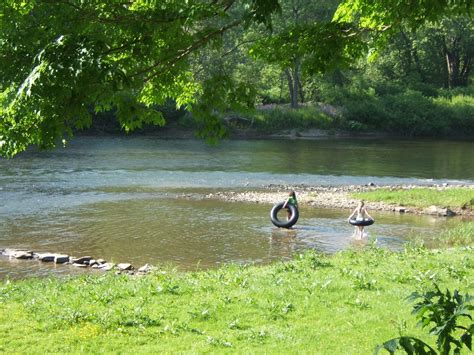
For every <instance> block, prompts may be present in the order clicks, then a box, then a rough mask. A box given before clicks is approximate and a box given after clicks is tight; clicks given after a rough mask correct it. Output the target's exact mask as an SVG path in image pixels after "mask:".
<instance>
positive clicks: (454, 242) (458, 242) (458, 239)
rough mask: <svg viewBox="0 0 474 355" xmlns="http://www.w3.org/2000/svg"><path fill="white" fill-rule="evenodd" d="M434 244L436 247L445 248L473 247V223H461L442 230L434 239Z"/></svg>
mask: <svg viewBox="0 0 474 355" xmlns="http://www.w3.org/2000/svg"><path fill="white" fill-rule="evenodd" d="M434 242H435V244H436V245H440V246H447V247H452V246H462V245H474V221H471V222H465V223H461V224H458V225H456V226H455V227H453V228H448V229H446V230H444V231H443V232H442V233H441V234H439V235H437V236H436V237H434Z"/></svg>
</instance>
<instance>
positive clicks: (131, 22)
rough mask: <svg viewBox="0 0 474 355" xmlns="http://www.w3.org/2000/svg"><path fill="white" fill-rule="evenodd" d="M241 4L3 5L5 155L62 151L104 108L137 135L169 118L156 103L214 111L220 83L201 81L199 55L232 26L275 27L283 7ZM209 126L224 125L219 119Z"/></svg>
mask: <svg viewBox="0 0 474 355" xmlns="http://www.w3.org/2000/svg"><path fill="white" fill-rule="evenodd" d="M235 4H236V1H235V0H212V1H211V0H209V1H204V0H188V1H186V6H183V1H181V0H169V1H166V2H163V1H146V0H136V1H130V2H123V1H121V0H112V1H99V0H91V1H78V0H64V1H46V0H45V1H23V2H17V1H15V0H5V1H2V4H1V10H0V16H1V17H0V18H1V26H0V27H1V32H0V44H1V46H0V47H1V48H0V63H1V65H0V77H1V78H2V79H1V80H2V81H1V84H0V89H1V94H0V101H1V106H0V107H1V111H0V113H1V118H2V120H1V122H0V141H1V153H2V155H5V156H13V155H15V154H16V153H18V152H20V151H22V150H24V149H26V147H27V146H28V145H30V144H36V145H38V146H40V147H53V146H55V144H56V143H57V140H58V139H59V138H63V139H64V138H66V137H68V136H70V135H71V134H72V131H73V130H75V129H81V128H83V127H86V126H88V125H90V123H91V120H92V117H93V114H94V113H98V112H103V111H108V110H114V111H115V115H116V117H117V119H118V121H119V122H120V124H121V126H122V127H123V129H125V130H126V131H129V130H133V129H135V128H137V127H141V126H142V125H143V124H145V123H151V124H158V125H162V124H164V120H163V117H162V115H161V113H160V112H159V111H157V110H156V106H157V105H160V104H163V103H164V102H165V100H167V99H168V98H171V99H173V100H175V101H176V102H177V105H178V106H185V107H188V108H191V106H194V107H195V108H196V112H199V111H200V109H201V110H204V109H206V105H205V104H203V102H204V101H205V100H209V97H210V95H209V94H208V93H207V92H206V90H214V87H215V85H211V84H210V83H209V82H208V81H206V82H199V81H198V80H197V79H196V76H195V73H193V71H192V70H191V61H192V60H193V58H195V57H196V56H198V55H199V53H200V50H201V49H202V48H205V47H206V46H208V45H209V44H212V43H215V42H216V41H219V40H220V38H221V36H222V34H223V33H225V32H226V31H228V30H230V29H232V28H235V27H238V26H249V25H250V24H251V23H262V24H264V25H267V26H269V25H270V21H269V15H270V14H271V13H272V12H274V11H278V9H279V5H278V2H276V1H268V0H244V1H241V2H240V5H241V8H242V9H243V11H234V10H235ZM217 79H219V78H217ZM217 79H216V78H215V80H217ZM221 82H222V81H221ZM231 91H233V90H231ZM233 93H234V94H235V91H233V92H231V93H229V95H224V96H228V97H227V99H228V100H227V101H231V100H234V101H235V100H239V97H235V95H232V94H233ZM211 94H215V91H214V92H211ZM200 98H201V99H202V100H199V99H200ZM198 101H199V102H200V104H199V105H198V104H197V102H198ZM207 106H209V105H207ZM207 111H209V110H207ZM197 116H199V115H197ZM208 126H209V127H208V128H209V129H208V131H209V132H211V133H213V132H215V131H216V127H215V121H213V120H212V116H211V119H210V120H209V125H208ZM217 128H218V127H217ZM217 131H218V129H217Z"/></svg>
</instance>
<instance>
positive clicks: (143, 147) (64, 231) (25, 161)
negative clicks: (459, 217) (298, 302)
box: [0, 137, 474, 277]
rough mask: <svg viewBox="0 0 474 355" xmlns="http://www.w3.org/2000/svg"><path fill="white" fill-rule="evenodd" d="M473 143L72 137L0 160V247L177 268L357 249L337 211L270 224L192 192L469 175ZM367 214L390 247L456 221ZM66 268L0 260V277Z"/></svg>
mask: <svg viewBox="0 0 474 355" xmlns="http://www.w3.org/2000/svg"><path fill="white" fill-rule="evenodd" d="M473 152H474V143H472V142H453V141H431V140H417V141H410V140H373V139H372V140H362V139H358V140H355V139H352V140H348V139H345V140H342V139H319V140H231V141H224V142H222V143H221V144H219V145H218V146H208V145H206V144H205V143H203V142H202V141H198V140H163V139H156V138H153V137H126V138H123V137H122V138H118V137H78V138H75V139H74V140H73V141H71V142H70V143H69V144H68V146H67V147H65V148H58V149H56V150H54V151H48V152H37V151H34V150H30V151H28V152H26V153H23V154H20V155H19V156H17V157H16V158H14V159H11V160H7V159H0V248H5V247H17V248H21V247H24V248H29V249H33V250H35V251H50V252H64V253H69V254H74V255H76V256H80V255H92V256H95V257H102V258H105V259H107V260H111V261H114V262H125V261H126V262H132V263H133V264H135V265H136V266H140V265H142V264H144V263H152V264H159V263H170V264H172V265H174V266H177V267H179V268H182V269H186V270H189V269H193V268H196V267H215V266H216V265H220V264H223V263H229V262H238V263H268V262H271V261H274V260H280V259H288V258H291V257H292V255H294V253H295V252H300V251H303V250H305V249H308V248H314V249H317V250H320V251H322V252H334V251H337V250H340V249H345V248H349V247H355V248H358V247H361V245H360V243H356V242H354V240H353V238H351V237H350V235H351V233H352V228H351V227H350V226H349V225H347V223H346V222H345V219H346V218H347V211H339V210H325V209H317V208H308V209H306V210H305V209H302V211H301V217H300V221H299V223H298V224H297V226H296V228H295V230H293V231H286V230H278V229H276V228H274V227H273V226H272V225H271V223H270V220H269V217H268V213H269V206H266V205H259V204H249V203H226V202H222V201H209V200H203V199H201V198H199V196H201V195H202V194H205V193H207V192H209V191H215V190H216V189H217V190H226V189H234V190H238V189H251V188H252V189H255V188H260V187H262V186H264V185H267V184H307V185H348V184H366V183H368V182H373V183H375V184H399V183H407V184H411V183H415V184H421V185H423V184H433V183H448V184H461V183H464V184H472V183H473V182H474V181H473V179H474V154H473ZM183 194H184V195H186V196H188V197H187V198H183ZM189 196H191V197H189ZM376 217H377V223H376V224H375V225H374V226H372V227H370V228H368V229H367V230H368V231H369V238H368V239H371V240H373V241H375V242H376V243H377V244H379V245H381V246H386V247H388V248H391V249H400V248H402V247H403V244H404V243H405V242H406V241H407V240H409V239H410V238H412V237H415V236H421V237H423V236H428V235H430V234H432V233H433V231H436V230H438V229H439V228H442V227H444V226H445V225H446V223H456V222H453V221H446V220H445V219H439V218H432V217H419V216H408V215H407V216H400V215H394V214H382V213H380V214H376ZM71 270H72V269H71V267H65V266H61V267H54V266H51V265H46V266H45V265H38V263H36V262H10V261H7V260H5V259H4V258H0V277H5V276H9V277H23V276H26V275H44V274H49V273H51V272H55V273H70V272H71Z"/></svg>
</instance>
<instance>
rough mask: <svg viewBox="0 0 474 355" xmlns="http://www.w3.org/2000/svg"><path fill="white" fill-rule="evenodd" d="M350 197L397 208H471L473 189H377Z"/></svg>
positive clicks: (473, 204) (473, 200)
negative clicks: (433, 206) (383, 203)
mask: <svg viewBox="0 0 474 355" xmlns="http://www.w3.org/2000/svg"><path fill="white" fill-rule="evenodd" d="M351 196H352V197H354V198H358V199H362V200H365V201H371V202H385V203H389V204H393V205H398V206H409V207H420V208H424V207H429V206H432V205H435V206H439V207H450V208H473V207H474V189H469V188H450V189H445V190H437V189H435V188H414V189H397V190H392V189H378V190H374V191H367V192H358V193H353V194H351Z"/></svg>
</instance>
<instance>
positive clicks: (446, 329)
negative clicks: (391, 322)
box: [375, 284, 474, 355]
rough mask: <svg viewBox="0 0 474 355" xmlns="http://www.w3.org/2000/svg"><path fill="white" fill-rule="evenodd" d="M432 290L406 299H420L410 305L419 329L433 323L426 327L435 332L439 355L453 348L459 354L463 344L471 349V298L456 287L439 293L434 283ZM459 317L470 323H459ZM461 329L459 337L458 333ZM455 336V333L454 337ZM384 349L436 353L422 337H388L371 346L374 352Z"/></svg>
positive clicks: (472, 332)
mask: <svg viewBox="0 0 474 355" xmlns="http://www.w3.org/2000/svg"><path fill="white" fill-rule="evenodd" d="M434 287H435V290H434V291H428V292H426V293H424V294H419V293H418V292H414V293H412V294H411V295H410V296H409V297H408V300H409V301H412V302H413V301H415V300H418V299H421V300H420V301H419V302H418V303H416V304H415V305H414V307H413V311H412V314H416V317H417V318H418V319H419V322H418V324H419V325H421V326H422V327H423V328H425V327H428V326H430V324H431V323H434V326H433V327H432V328H431V329H430V334H431V335H436V336H437V339H436V346H437V347H438V352H439V354H442V355H447V354H450V353H451V349H453V353H454V354H459V353H460V351H461V349H462V348H463V347H464V346H466V347H467V348H468V349H469V350H472V336H473V334H474V323H472V316H471V314H470V311H472V310H474V305H472V304H470V303H471V301H472V300H474V297H473V296H470V295H469V294H466V295H465V296H461V295H460V294H459V291H458V290H454V292H453V293H452V294H451V292H450V291H449V290H446V293H443V292H442V291H441V290H440V289H439V287H438V285H436V284H435V285H434ZM462 318H467V319H469V320H470V321H471V324H470V325H467V326H464V325H459V322H460V320H461V319H462ZM459 332H461V334H460V336H459V335H458V334H459ZM457 336H459V337H458V338H457ZM382 349H385V350H387V351H388V352H389V353H390V354H394V353H395V351H396V350H404V351H405V352H406V353H407V354H430V355H431V354H437V352H436V351H435V350H434V349H433V348H432V347H431V346H429V345H428V344H426V343H425V342H423V341H422V340H420V339H418V338H414V337H408V336H401V337H398V338H394V339H390V340H388V341H386V342H384V343H383V344H381V345H379V346H377V347H376V349H375V354H378V353H379V351H380V350H382Z"/></svg>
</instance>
